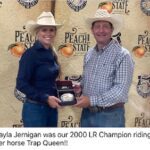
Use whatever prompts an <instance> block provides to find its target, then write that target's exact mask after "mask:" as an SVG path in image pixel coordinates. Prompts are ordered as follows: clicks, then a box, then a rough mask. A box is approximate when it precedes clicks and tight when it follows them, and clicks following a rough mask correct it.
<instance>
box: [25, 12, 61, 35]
mask: <svg viewBox="0 0 150 150" xmlns="http://www.w3.org/2000/svg"><path fill="white" fill-rule="evenodd" d="M40 26H55V27H56V28H59V27H61V26H62V25H61V24H57V23H56V22H55V19H54V16H53V14H52V13H51V12H42V13H41V15H40V16H39V17H37V20H36V22H35V21H33V20H30V21H28V22H27V24H26V28H27V30H28V31H29V32H30V33H32V34H35V31H36V29H37V28H38V27H40Z"/></svg>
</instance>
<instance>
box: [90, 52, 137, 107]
mask: <svg viewBox="0 0 150 150" xmlns="http://www.w3.org/2000/svg"><path fill="white" fill-rule="evenodd" d="M133 71H134V63H133V60H132V58H131V56H130V55H129V54H126V55H125V56H124V57H123V59H122V60H121V62H120V63H119V64H118V65H117V67H116V74H115V79H114V82H113V86H112V88H110V90H108V91H107V92H104V93H102V94H100V95H94V96H90V100H91V105H92V106H95V105H98V106H111V105H113V104H116V103H119V102H126V101H127V98H128V92H129V88H130V86H131V82H132V77H133ZM112 102H114V103H113V104H112Z"/></svg>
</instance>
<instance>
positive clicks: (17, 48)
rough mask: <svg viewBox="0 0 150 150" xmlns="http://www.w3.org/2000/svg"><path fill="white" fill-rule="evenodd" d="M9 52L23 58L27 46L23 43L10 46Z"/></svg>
mask: <svg viewBox="0 0 150 150" xmlns="http://www.w3.org/2000/svg"><path fill="white" fill-rule="evenodd" d="M8 50H10V52H11V54H12V55H13V56H16V57H21V56H22V54H23V53H24V52H25V46H24V44H23V43H14V44H10V45H9V46H8Z"/></svg>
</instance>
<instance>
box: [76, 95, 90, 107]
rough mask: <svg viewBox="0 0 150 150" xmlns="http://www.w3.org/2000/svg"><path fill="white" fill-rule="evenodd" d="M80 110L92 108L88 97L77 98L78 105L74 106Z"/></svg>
mask: <svg viewBox="0 0 150 150" xmlns="http://www.w3.org/2000/svg"><path fill="white" fill-rule="evenodd" d="M74 106H76V107H80V108H86V107H89V106H90V99H89V98H88V97H87V96H83V95H82V96H80V97H79V98H77V103H76V104H75V105H74Z"/></svg>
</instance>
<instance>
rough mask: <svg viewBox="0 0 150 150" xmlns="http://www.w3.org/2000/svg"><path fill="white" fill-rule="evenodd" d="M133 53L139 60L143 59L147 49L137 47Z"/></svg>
mask: <svg viewBox="0 0 150 150" xmlns="http://www.w3.org/2000/svg"><path fill="white" fill-rule="evenodd" d="M132 51H133V53H134V55H135V56H136V57H138V58H142V57H143V56H144V54H145V48H144V47H143V46H135V47H134V48H133V50H132Z"/></svg>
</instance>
